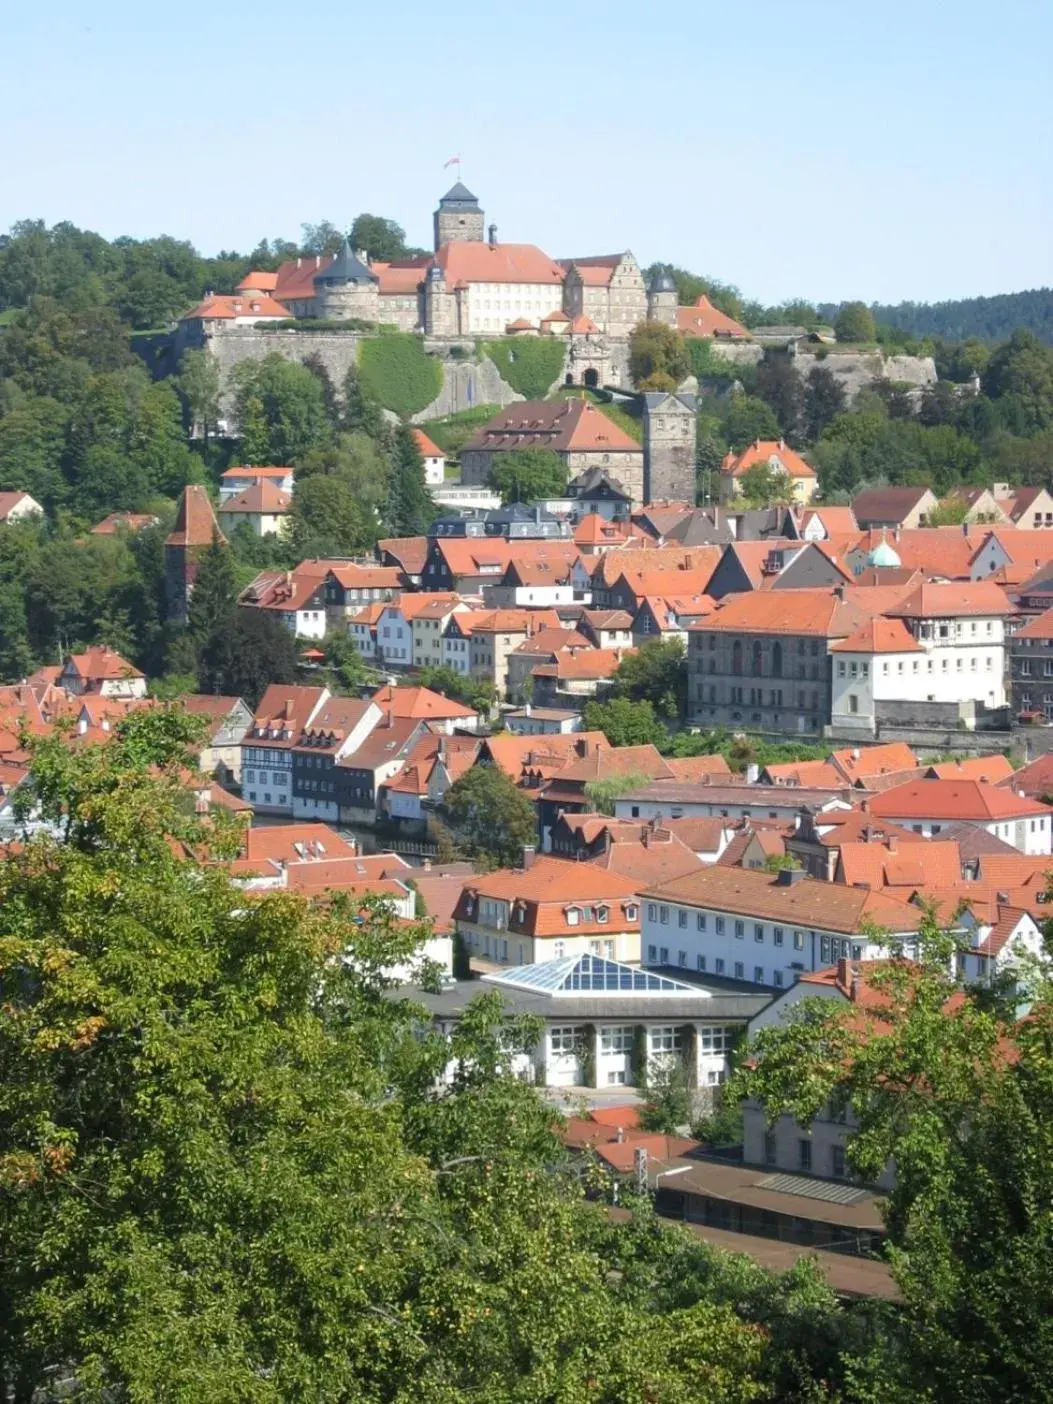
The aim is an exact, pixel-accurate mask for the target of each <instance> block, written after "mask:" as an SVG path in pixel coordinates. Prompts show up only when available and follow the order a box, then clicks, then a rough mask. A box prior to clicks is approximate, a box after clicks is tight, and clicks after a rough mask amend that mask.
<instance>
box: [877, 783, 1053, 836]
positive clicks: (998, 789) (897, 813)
mask: <svg viewBox="0 0 1053 1404" xmlns="http://www.w3.org/2000/svg"><path fill="white" fill-rule="evenodd" d="M869 803H870V810H871V813H872V814H874V815H875V816H876V817H877V818H879V819H891V820H892V821H893V822H894V823H896V824H900V825H902V826H903V828H905V829H911V830H912V831H913V832H914V833H917V834H922V835H923V836H924V837H925V838H932V837H934V836H937V835H939V834H941V833H943V831H944V830H945V829H948V828H949V827H950V826H951V825H952V824H975V825H976V826H977V827H978V828H981V829H985V830H986V831H987V833H989V834H994V836H995V837H996V838H1000V839H1002V840H1003V841H1004V842H1005V843H1008V844H1011V845H1012V846H1013V847H1014V848H1016V849H1018V850H1019V851H1020V852H1021V853H1027V854H1046V853H1049V852H1051V851H1053V843H1051V840H1053V826H1051V820H1053V809H1051V808H1050V806H1049V805H1048V804H1043V803H1042V801H1041V800H1037V799H1029V798H1028V797H1027V796H1026V795H1021V794H1017V793H1016V792H1015V791H1013V790H1009V789H1005V788H1003V787H1002V786H1001V785H991V784H988V783H987V782H986V781H984V780H913V781H908V783H907V784H905V785H896V786H895V787H894V788H893V789H891V790H885V791H884V793H882V794H878V795H872V796H871V797H870V801H869Z"/></svg>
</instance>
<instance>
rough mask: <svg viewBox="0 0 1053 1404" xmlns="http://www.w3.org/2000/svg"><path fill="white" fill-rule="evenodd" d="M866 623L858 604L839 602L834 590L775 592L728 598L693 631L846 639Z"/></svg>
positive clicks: (759, 592) (696, 625)
mask: <svg viewBox="0 0 1053 1404" xmlns="http://www.w3.org/2000/svg"><path fill="white" fill-rule="evenodd" d="M863 622H864V614H863V611H862V610H861V609H859V608H858V606H856V605H852V604H849V603H848V602H847V601H845V600H841V599H838V597H837V595H836V594H835V593H834V591H833V590H771V591H758V592H756V593H753V594H741V595H725V596H724V598H723V599H722V600H721V601H720V604H719V605H718V607H717V608H716V609H715V610H714V611H713V613H712V614H710V615H707V617H706V618H705V619H702V620H699V622H698V623H697V624H692V625H690V626H689V628H690V631H691V632H704V633H709V632H712V631H714V630H717V631H720V632H728V633H758V634H813V635H817V636H821V637H824V638H845V637H847V636H848V635H850V634H852V633H853V632H854V631H855V630H856V629H857V628H859V627H860V626H861V625H862V623H863Z"/></svg>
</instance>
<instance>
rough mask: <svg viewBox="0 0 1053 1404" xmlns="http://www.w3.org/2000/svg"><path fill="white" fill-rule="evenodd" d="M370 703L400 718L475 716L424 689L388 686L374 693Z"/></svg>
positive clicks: (429, 718)
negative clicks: (372, 702)
mask: <svg viewBox="0 0 1053 1404" xmlns="http://www.w3.org/2000/svg"><path fill="white" fill-rule="evenodd" d="M372 700H373V701H374V702H375V703H376V704H377V706H378V707H380V709H381V710H382V711H385V712H389V713H390V714H391V715H392V716H393V717H396V718H400V719H401V718H413V719H414V720H416V721H434V720H451V721H457V720H460V719H468V718H472V717H475V716H476V715H477V714H476V713H475V712H473V711H472V709H471V707H465V706H464V705H463V703H461V702H454V701H452V700H451V699H450V698H449V697H443V695H442V694H441V693H439V692H432V690H431V689H430V688H427V687H393V686H392V685H391V684H390V683H388V684H386V685H385V686H384V687H381V688H378V690H377V691H376V692H374V693H373V699H372Z"/></svg>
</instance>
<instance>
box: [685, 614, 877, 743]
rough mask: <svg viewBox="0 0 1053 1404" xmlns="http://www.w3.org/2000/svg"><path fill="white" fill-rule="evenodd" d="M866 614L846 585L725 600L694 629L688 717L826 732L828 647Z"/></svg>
mask: <svg viewBox="0 0 1053 1404" xmlns="http://www.w3.org/2000/svg"><path fill="white" fill-rule="evenodd" d="M866 617H867V616H866V614H865V613H864V611H863V610H862V609H861V608H860V607H859V606H858V605H855V604H850V603H848V602H847V601H846V599H845V592H844V590H843V589H842V588H840V587H838V588H836V589H834V590H830V591H827V590H779V591H770V592H769V591H760V592H758V593H756V594H751V595H737V596H734V597H732V598H729V599H727V600H725V601H723V602H722V603H721V605H720V607H719V608H718V609H716V610H714V612H713V613H712V614H710V615H707V616H706V617H705V618H704V619H700V620H699V621H698V622H697V623H696V624H693V625H692V626H691V628H690V630H689V631H688V657H687V674H688V720H689V721H690V722H691V723H693V724H694V725H696V726H705V727H713V726H729V727H732V728H734V727H740V728H741V727H742V726H743V725H746V726H752V727H758V728H760V729H762V730H765V731H783V732H792V733H796V734H800V735H818V734H820V733H821V732H822V730H823V728H824V726H826V724H827V722H828V721H829V718H830V660H829V658H828V656H827V649H828V646H829V644H831V643H833V642H835V641H837V640H838V639H842V638H847V637H848V636H849V635H850V634H852V633H854V632H855V631H856V629H858V628H859V627H860V626H861V625H862V624H863V623H864V621H865V619H866Z"/></svg>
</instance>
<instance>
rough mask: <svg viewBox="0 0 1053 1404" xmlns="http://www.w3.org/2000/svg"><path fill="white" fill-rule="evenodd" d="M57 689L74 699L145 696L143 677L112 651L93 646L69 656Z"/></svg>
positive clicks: (137, 670)
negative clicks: (61, 689)
mask: <svg viewBox="0 0 1053 1404" xmlns="http://www.w3.org/2000/svg"><path fill="white" fill-rule="evenodd" d="M58 682H59V686H60V687H64V688H65V689H66V691H67V692H69V693H72V694H73V696H74V697H83V696H85V695H86V694H94V695H95V696H97V697H116V698H129V697H145V696H146V678H145V677H144V676H143V674H142V673H140V671H139V669H138V668H136V667H134V666H133V664H131V663H129V662H128V661H127V659H125V658H122V657H121V655H120V654H119V653H115V652H114V651H113V649H112V648H107V647H106V646H105V645H102V644H94V645H93V646H92V647H91V648H89V649H86V650H85V651H84V652H83V653H71V654H70V656H69V657H68V658H67V659H66V662H65V664H64V665H63V668H62V671H61V673H59V676H58Z"/></svg>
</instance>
